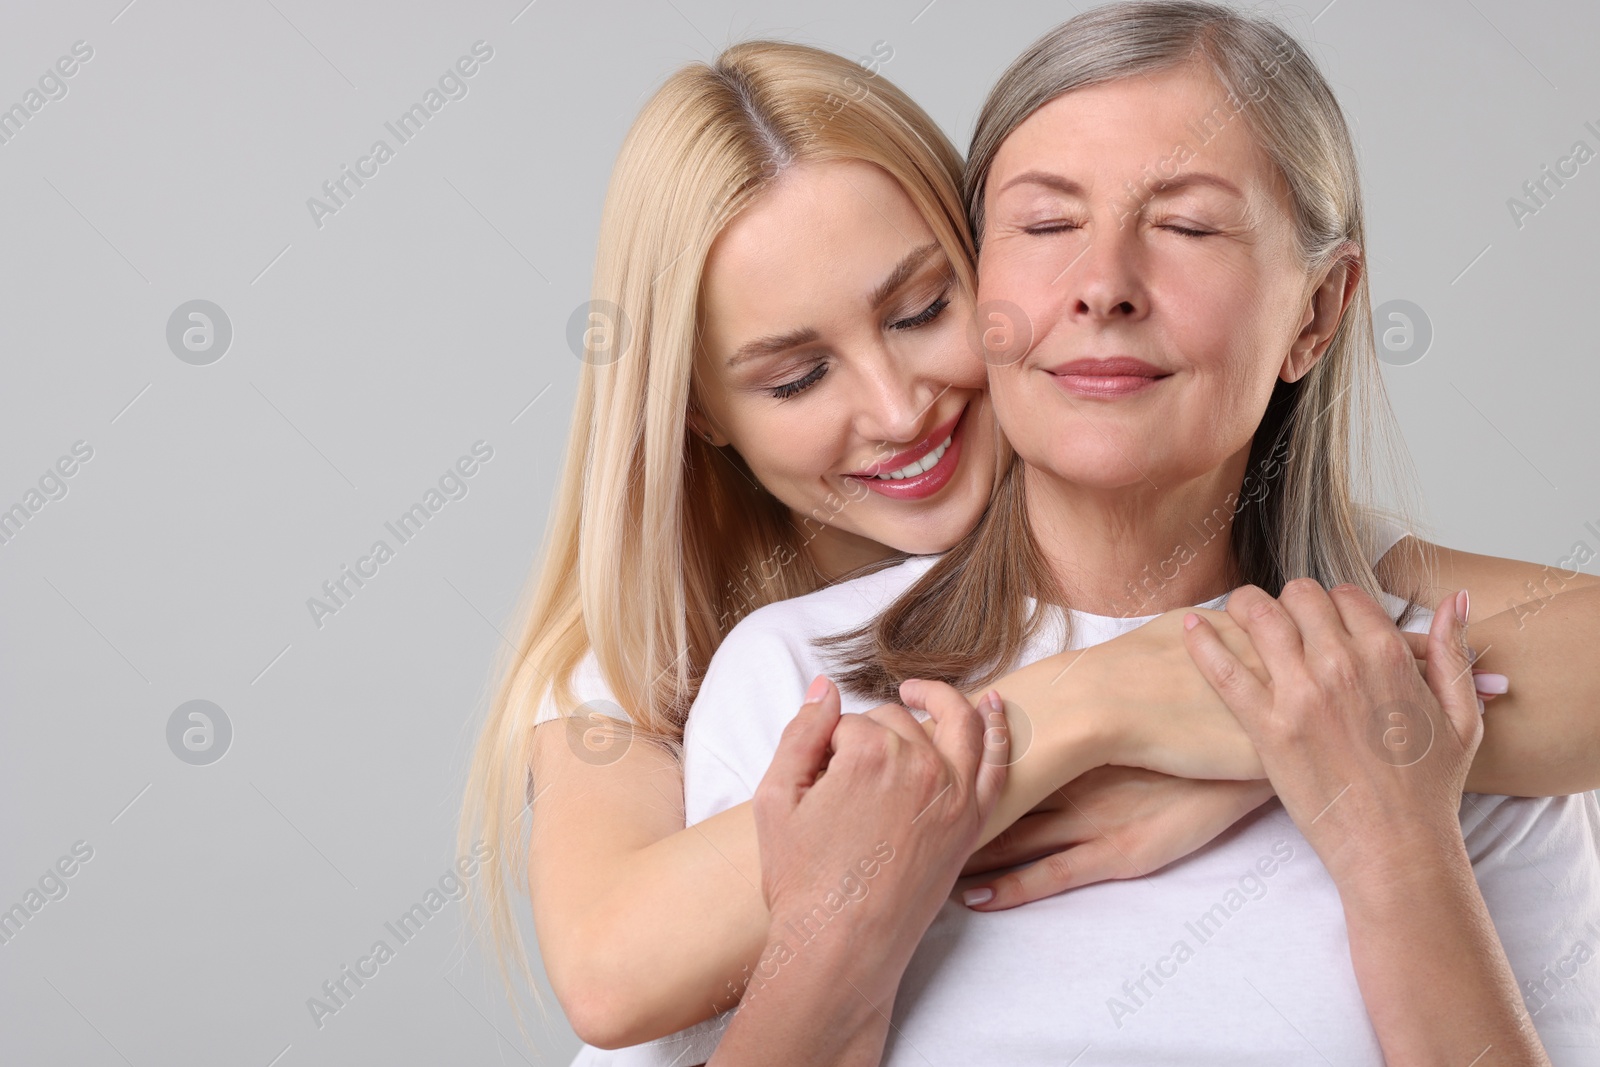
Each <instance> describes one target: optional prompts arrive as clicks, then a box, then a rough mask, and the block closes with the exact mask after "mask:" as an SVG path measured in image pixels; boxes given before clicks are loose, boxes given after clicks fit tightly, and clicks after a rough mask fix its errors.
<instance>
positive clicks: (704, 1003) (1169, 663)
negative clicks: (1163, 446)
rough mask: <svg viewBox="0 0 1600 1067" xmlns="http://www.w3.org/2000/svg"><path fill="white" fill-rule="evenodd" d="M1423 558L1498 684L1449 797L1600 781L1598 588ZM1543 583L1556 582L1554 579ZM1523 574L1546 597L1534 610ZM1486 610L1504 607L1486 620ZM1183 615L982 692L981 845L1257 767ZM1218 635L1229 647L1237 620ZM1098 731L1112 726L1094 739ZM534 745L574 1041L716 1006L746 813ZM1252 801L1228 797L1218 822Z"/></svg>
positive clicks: (1590, 581)
mask: <svg viewBox="0 0 1600 1067" xmlns="http://www.w3.org/2000/svg"><path fill="white" fill-rule="evenodd" d="M1420 545H1421V543H1420V542H1416V541H1414V540H1413V539H1409V538H1408V539H1406V540H1404V541H1402V542H1401V543H1400V545H1399V546H1397V547H1396V549H1394V550H1392V551H1391V552H1390V553H1389V555H1388V556H1386V557H1385V559H1384V561H1383V563H1382V565H1380V578H1381V577H1383V576H1384V573H1385V571H1386V570H1387V571H1388V572H1389V573H1391V574H1393V573H1395V570H1394V569H1395V568H1397V567H1399V566H1403V565H1407V563H1408V561H1409V559H1410V557H1409V556H1408V554H1409V553H1415V552H1417V551H1419V550H1420ZM1437 555H1438V560H1437V566H1438V574H1437V578H1438V581H1440V582H1441V583H1448V582H1450V581H1452V580H1455V581H1459V582H1461V584H1462V586H1463V587H1465V588H1468V589H1469V590H1470V591H1471V592H1472V595H1473V598H1474V603H1475V605H1476V607H1475V609H1474V616H1475V617H1476V618H1478V619H1480V620H1483V621H1480V622H1477V623H1475V624H1474V625H1473V627H1472V640H1473V643H1474V644H1475V645H1476V646H1477V647H1478V648H1479V649H1480V650H1483V654H1482V656H1481V657H1480V660H1479V661H1478V664H1477V666H1479V667H1480V668H1482V669H1485V670H1493V671H1498V672H1500V673H1504V674H1507V675H1509V676H1511V677H1512V679H1513V683H1512V687H1511V692H1510V693H1508V694H1507V695H1505V696H1501V697H1499V698H1498V699H1496V700H1495V701H1494V703H1493V705H1492V711H1493V714H1492V715H1489V716H1486V726H1485V734H1484V740H1483V743H1482V745H1481V746H1480V748H1479V750H1478V754H1477V757H1476V760H1475V762H1474V763H1473V765H1472V768H1471V771H1470V772H1469V774H1468V777H1467V783H1466V788H1467V789H1469V790H1471V791H1474V792H1493V793H1504V794H1507V795H1524V796H1549V795H1561V794H1563V793H1567V792H1576V791H1580V790H1583V789H1589V788H1595V787H1596V786H1600V773H1597V771H1600V758H1597V757H1600V735H1597V730H1600V716H1595V715H1594V714H1593V712H1592V709H1593V708H1595V707H1597V706H1600V672H1596V671H1593V670H1586V669H1585V668H1584V667H1583V664H1585V663H1587V662H1588V661H1589V657H1590V656H1591V655H1592V649H1593V647H1594V644H1595V640H1597V639H1600V579H1595V578H1592V577H1590V576H1587V575H1577V576H1571V575H1570V572H1555V573H1554V574H1552V573H1551V571H1550V569H1549V568H1540V567H1536V566H1534V565H1532V564H1522V563H1516V562H1514V561H1507V560H1498V559H1494V558H1492V557H1485V556H1473V555H1471V554H1469V553H1457V552H1451V551H1450V550H1446V549H1439V550H1437ZM1557 578H1564V579H1565V584H1563V585H1560V586H1557V585H1555V580H1556V579H1557ZM1529 582H1533V583H1534V589H1535V590H1536V591H1539V592H1544V591H1547V590H1549V589H1555V590H1557V595H1556V596H1555V597H1554V598H1553V599H1551V598H1547V599H1543V600H1536V598H1535V597H1534V596H1532V595H1531V594H1530V592H1529V590H1528V588H1527V583H1529ZM1386 584H1389V583H1386ZM1431 592H1432V590H1429V593H1430V594H1431ZM1519 595H1520V597H1521V599H1520V600H1519V599H1517V597H1518V596H1519ZM1491 605H1492V606H1500V605H1506V607H1505V609H1504V610H1502V611H1501V612H1500V613H1499V614H1497V615H1494V616H1493V617H1487V615H1488V610H1489V608H1488V606H1491ZM1180 615H1181V613H1176V612H1174V613H1169V614H1168V616H1164V617H1163V618H1162V619H1160V620H1157V622H1155V623H1152V624H1149V625H1147V626H1145V627H1142V628H1141V629H1139V630H1136V631H1134V632H1133V633H1131V634H1127V635H1124V636H1123V637H1119V638H1117V639H1116V640H1115V641H1112V642H1107V643H1105V644H1102V645H1097V646H1095V647H1094V648H1091V649H1088V650H1084V651H1083V652H1071V653H1062V654H1061V655H1059V656H1055V657H1051V658H1050V659H1047V660H1043V661H1040V662H1039V663H1035V664H1033V665H1031V666H1029V667H1026V668H1023V669H1022V670H1019V671H1016V672H1013V673H1012V674H1011V675H1008V676H1007V677H1005V678H1003V679H1001V681H1000V682H999V683H997V685H996V688H998V689H999V691H1000V693H1001V695H1002V696H1004V697H1005V699H1006V703H1007V710H1008V713H1009V714H1010V715H1011V717H1012V719H1013V720H1014V722H1015V720H1017V719H1018V718H1019V716H1018V714H1017V713H1018V711H1019V710H1020V711H1021V712H1022V716H1021V717H1025V718H1026V720H1027V728H1023V729H1017V728H1016V727H1015V726H1014V733H1013V737H1014V741H1013V744H1014V746H1015V747H1016V748H1017V749H1018V750H1021V751H1022V752H1023V755H1022V756H1021V758H1019V759H1018V760H1017V762H1016V764H1015V765H1014V766H1013V767H1012V772H1011V775H1010V777H1009V779H1008V781H1007V783H1006V786H1005V789H1004V790H1003V791H1002V793H1001V796H1000V799H999V802H998V803H997V805H996V807H995V810H994V812H993V814H992V815H991V816H990V819H989V822H988V824H987V825H986V826H985V828H984V831H983V834H982V836H981V838H980V843H985V842H988V841H989V840H991V839H992V838H994V837H995V836H996V835H997V834H999V833H1000V832H1001V831H1002V830H1004V829H1005V828H1006V827H1008V826H1010V825H1011V824H1012V823H1014V822H1016V821H1017V820H1018V819H1019V818H1020V817H1021V816H1023V815H1024V814H1026V813H1027V812H1028V811H1030V810H1031V809H1032V808H1034V807H1035V806H1036V805H1037V804H1039V802H1040V801H1041V800H1043V799H1044V798H1045V797H1046V796H1048V795H1049V794H1050V793H1051V792H1052V791H1053V790H1054V789H1055V788H1056V787H1057V786H1060V785H1062V784H1064V783H1065V782H1068V781H1071V780H1072V779H1074V778H1076V777H1077V776H1078V774H1080V773H1082V772H1083V771H1086V770H1089V769H1090V768H1091V767H1095V766H1100V765H1101V764H1111V763H1121V764H1126V765H1129V766H1140V767H1147V768H1150V769H1153V770H1159V771H1162V772H1164V773H1168V774H1181V775H1185V776H1188V777H1195V778H1221V777H1236V778H1251V777H1260V776H1261V771H1260V770H1259V769H1250V768H1249V766H1247V764H1253V763H1254V759H1253V755H1254V754H1253V750H1249V751H1241V750H1240V749H1238V748H1237V747H1232V746H1230V745H1229V744H1228V743H1227V742H1226V740H1225V736H1226V735H1225V734H1224V733H1222V732H1221V731H1220V730H1218V729H1217V723H1218V720H1217V719H1216V718H1215V716H1216V715H1218V714H1220V715H1221V716H1225V717H1226V719H1227V721H1228V722H1229V723H1231V721H1232V716H1231V714H1229V713H1228V712H1227V710H1226V708H1225V707H1224V706H1223V705H1222V704H1221V702H1220V701H1219V700H1217V698H1216V696H1215V694H1214V693H1212V691H1211V689H1210V687H1209V686H1207V685H1206V684H1205V682H1204V680H1203V679H1202V678H1201V677H1200V675H1199V673H1198V672H1197V671H1196V670H1195V669H1194V667H1193V665H1192V663H1190V662H1189V658H1188V654H1187V652H1186V651H1185V649H1184V647H1183V644H1182V641H1181V627H1180V626H1179V625H1178V624H1177V623H1176V622H1175V621H1174V620H1175V619H1176V618H1178V617H1180ZM1208 617H1212V616H1209V615H1208ZM1219 629H1221V632H1222V633H1223V636H1224V637H1225V639H1227V640H1228V643H1229V645H1230V647H1234V648H1235V649H1236V650H1239V651H1241V654H1243V652H1244V651H1245V650H1244V649H1243V648H1242V646H1241V645H1240V644H1238V643H1237V642H1238V641H1239V640H1240V639H1241V635H1240V634H1239V632H1238V631H1237V628H1234V629H1233V630H1229V629H1227V628H1226V624H1225V623H1222V624H1220V626H1219ZM1246 644H1247V642H1246ZM1128 663H1137V664H1138V669H1136V670H1129V669H1126V668H1125V665H1126V664H1128ZM1119 665H1121V666H1122V669H1119ZM1191 716H1193V717H1191ZM1106 723H1116V724H1118V726H1119V727H1122V728H1125V730H1126V732H1124V733H1122V734H1120V735H1118V736H1115V737H1107V736H1106V735H1105V730H1104V727H1103V724H1106ZM1030 730H1031V737H1030V736H1029V733H1030ZM1185 731H1188V732H1187V733H1185ZM1207 731H1211V732H1209V733H1208V732H1207ZM1241 736H1242V735H1236V737H1241ZM534 747H535V755H534V774H535V782H536V788H538V789H540V790H544V791H543V792H541V793H540V799H539V802H538V803H537V804H536V805H535V814H534V820H533V835H532V846H531V851H530V869H529V884H530V887H531V890H532V896H533V902H534V917H535V921H536V924H537V927H538V932H539V939H540V946H541V951H542V954H543V958H544V963H545V967H546V969H547V972H548V974H549V976H550V980H551V984H552V985H553V987H554V988H555V991H556V994H557V996H558V997H559V998H560V1000H561V1002H562V1005H563V1007H564V1008H565V1009H566V1011H567V1015H568V1018H569V1019H570V1020H571V1022H572V1024H573V1026H574V1028H575V1029H576V1030H577V1031H578V1033H579V1035H580V1036H582V1037H583V1038H584V1039H585V1040H586V1041H589V1042H590V1043H591V1044H596V1045H600V1046H602V1047H617V1046H620V1045H626V1044H631V1043H636V1042H639V1041H644V1040H649V1039H652V1038H655V1037H659V1036H662V1035H664V1034H667V1033H671V1032H673V1031H675V1030H679V1029H682V1028H683V1027H685V1026H689V1025H692V1024H693V1023H695V1022H698V1021H700V1020H702V1019H705V1018H708V1017H710V1016H711V1015H712V1014H714V1013H715V1012H718V1011H723V1010H726V1009H727V1008H729V1007H731V1006H732V1005H733V1004H734V1003H736V1002H737V1000H738V992H739V990H740V989H741V988H742V983H743V980H744V969H745V968H746V967H747V966H749V965H750V964H752V963H753V962H754V961H755V960H757V959H758V958H759V956H760V953H761V950H762V946H763V944H764V939H765V937H766V932H767V924H768V920H769V916H768V914H767V912H766V909H765V907H764V906H763V904H762V902H761V898H760V893H759V888H758V887H759V885H760V862H759V858H758V855H757V850H756V835H755V827H754V823H753V821H752V820H751V817H750V812H749V805H748V804H741V805H739V806H737V807H734V808H732V809H729V810H728V811H725V812H722V813H721V814H719V815H717V816H715V817H714V818H712V819H708V820H706V821H704V822H701V823H698V824H696V825H695V826H693V827H690V828H688V829H685V828H684V825H683V810H682V794H683V789H682V785H683V783H682V774H681V769H680V768H679V766H678V764H677V761H676V760H675V759H674V758H673V757H672V756H671V755H670V754H669V753H667V752H665V751H662V750H658V749H655V748H653V747H651V746H648V745H644V744H634V745H632V746H631V747H629V748H628V750H627V751H626V752H625V753H624V754H623V756H622V757H621V758H620V759H618V760H616V761H615V762H614V763H611V764H608V765H606V766H594V765H592V764H591V763H588V762H585V761H584V760H582V759H580V758H578V757H577V756H575V755H574V753H573V752H572V751H571V750H570V749H569V747H568V745H567V743H566V740H565V732H564V730H563V729H562V728H561V727H560V726H558V725H546V726H543V727H540V728H539V729H538V730H536V731H535V745H534ZM1089 753H1099V754H1098V755H1089ZM1186 753H1187V754H1188V755H1189V756H1190V758H1191V762H1188V763H1185V762H1184V756H1185V754H1186ZM1245 792H1250V791H1249V790H1245ZM1250 796H1251V798H1254V801H1255V803H1259V802H1260V799H1262V796H1261V795H1258V794H1256V793H1254V792H1250ZM1253 806H1254V803H1242V804H1235V803H1233V802H1232V801H1231V800H1230V802H1229V803H1228V804H1227V805H1225V807H1226V808H1227V809H1228V811H1229V812H1242V811H1247V810H1249V809H1250V808H1251V807H1253ZM1222 828H1223V827H1220V826H1219V827H1217V830H1220V829H1222ZM1194 836H1195V835H1192V834H1191V835H1187V836H1185V838H1184V839H1185V840H1188V839H1192V838H1194ZM1213 836H1214V833H1213ZM1204 840H1209V837H1202V838H1200V839H1199V842H1198V843H1203V842H1204ZM552 857H560V859H559V861H555V860H553V859H552ZM1158 865H1159V864H1156V863H1153V864H1152V865H1151V866H1158ZM1037 895H1045V894H1044V893H1043V892H1039V893H1038V894H1037Z"/></svg>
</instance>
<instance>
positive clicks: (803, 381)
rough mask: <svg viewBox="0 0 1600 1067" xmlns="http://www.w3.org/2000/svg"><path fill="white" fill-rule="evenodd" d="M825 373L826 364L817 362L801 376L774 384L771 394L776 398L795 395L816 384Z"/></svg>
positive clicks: (781, 398) (787, 397) (785, 398)
mask: <svg viewBox="0 0 1600 1067" xmlns="http://www.w3.org/2000/svg"><path fill="white" fill-rule="evenodd" d="M827 373H828V365H827V364H826V363H818V364H817V365H816V366H815V367H812V368H811V369H810V370H809V371H807V372H806V373H805V375H804V376H803V377H800V378H796V379H795V380H794V381H792V382H784V383H783V384H782V385H779V386H774V387H773V389H772V395H773V397H774V398H775V399H777V400H787V399H789V398H790V397H791V396H796V395H798V394H800V393H803V392H805V391H806V390H807V389H810V388H811V387H812V386H813V385H816V384H817V383H818V382H820V381H822V376H823V375H824V374H827Z"/></svg>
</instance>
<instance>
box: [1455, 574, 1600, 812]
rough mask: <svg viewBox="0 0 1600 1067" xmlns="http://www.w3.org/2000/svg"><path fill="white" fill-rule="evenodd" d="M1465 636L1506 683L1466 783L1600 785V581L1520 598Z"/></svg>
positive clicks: (1531, 789)
mask: <svg viewBox="0 0 1600 1067" xmlns="http://www.w3.org/2000/svg"><path fill="white" fill-rule="evenodd" d="M1474 607H1476V602H1475V603H1474ZM1471 640H1472V644H1473V646H1474V647H1475V648H1477V649H1479V650H1480V652H1481V654H1480V656H1479V658H1478V660H1477V662H1476V663H1475V664H1474V667H1476V668H1477V669H1478V670H1484V671H1493V672H1495V673H1498V674H1504V675H1506V676H1507V677H1508V678H1510V679H1511V687H1510V691H1509V692H1508V693H1506V694H1505V695H1503V696H1498V697H1496V698H1495V699H1494V701H1493V702H1492V703H1490V704H1489V705H1488V709H1487V711H1486V713H1485V715H1484V718H1483V744H1482V745H1481V746H1479V748H1478V754H1477V758H1476V759H1475V760H1474V761H1473V764H1472V769H1471V771H1470V772H1469V773H1468V775H1467V786H1466V787H1467V789H1468V791H1470V792H1474V793H1500V794H1504V795H1507V796H1528V797H1536V796H1540V797H1542V796H1563V795H1566V794H1568V793H1579V792H1583V791H1585V790H1589V789H1595V788H1600V714H1597V709H1600V669H1597V668H1596V667H1595V666H1594V665H1593V664H1594V650H1595V647H1596V645H1597V643H1600V588H1593V587H1590V588H1583V589H1575V590H1573V591H1571V592H1564V593H1559V594H1557V595H1556V596H1552V597H1548V598H1546V599H1543V600H1533V601H1529V602H1527V603H1523V604H1518V605H1516V606H1514V607H1512V608H1510V609H1508V610H1506V611H1502V612H1500V613H1499V614H1496V615H1493V616H1491V617H1489V618H1487V619H1485V620H1483V621H1482V622H1474V623H1473V624H1472V629H1471Z"/></svg>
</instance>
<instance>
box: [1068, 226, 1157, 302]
mask: <svg viewBox="0 0 1600 1067" xmlns="http://www.w3.org/2000/svg"><path fill="white" fill-rule="evenodd" d="M1059 284H1061V285H1065V286H1067V287H1068V288H1067V293H1066V296H1067V306H1068V308H1069V309H1070V311H1071V314H1072V317H1073V318H1074V319H1076V320H1078V321H1079V322H1080V323H1082V324H1085V325H1089V324H1105V323H1112V322H1120V321H1131V320H1135V319H1139V318H1142V317H1143V316H1144V315H1145V313H1146V311H1147V310H1148V308H1149V301H1148V299H1147V294H1146V293H1145V290H1144V284H1143V281H1142V279H1141V275H1140V270H1139V249H1138V246H1137V242H1136V241H1135V240H1134V239H1133V237H1132V235H1131V234H1129V233H1127V232H1125V230H1124V228H1123V227H1121V226H1118V227H1116V228H1115V229H1110V228H1102V229H1101V230H1100V231H1099V232H1095V233H1093V234H1092V235H1091V237H1090V238H1089V243H1088V245H1087V246H1086V247H1084V249H1083V250H1082V252H1080V253H1079V255H1078V258H1077V260H1076V261H1075V262H1073V263H1072V264H1070V265H1069V266H1068V267H1067V268H1066V269H1065V270H1064V271H1062V273H1061V277H1060V279H1059Z"/></svg>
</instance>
